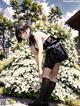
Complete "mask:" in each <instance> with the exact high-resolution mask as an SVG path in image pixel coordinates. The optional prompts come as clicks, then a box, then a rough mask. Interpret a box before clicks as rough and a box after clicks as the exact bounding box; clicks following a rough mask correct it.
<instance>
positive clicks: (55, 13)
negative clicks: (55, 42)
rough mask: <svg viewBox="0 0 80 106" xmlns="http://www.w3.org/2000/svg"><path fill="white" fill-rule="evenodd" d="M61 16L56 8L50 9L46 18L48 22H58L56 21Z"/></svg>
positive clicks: (59, 10)
mask: <svg viewBox="0 0 80 106" xmlns="http://www.w3.org/2000/svg"><path fill="white" fill-rule="evenodd" d="M61 16H62V12H61V9H60V8H59V7H58V6H55V7H52V8H50V12H49V16H48V18H49V21H50V22H53V21H54V22H56V21H58V19H60V18H61Z"/></svg>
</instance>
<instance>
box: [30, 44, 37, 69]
mask: <svg viewBox="0 0 80 106" xmlns="http://www.w3.org/2000/svg"><path fill="white" fill-rule="evenodd" d="M30 47H31V51H32V52H33V54H34V58H35V60H36V63H37V65H38V67H39V61H38V50H36V49H35V46H34V45H32V46H30Z"/></svg>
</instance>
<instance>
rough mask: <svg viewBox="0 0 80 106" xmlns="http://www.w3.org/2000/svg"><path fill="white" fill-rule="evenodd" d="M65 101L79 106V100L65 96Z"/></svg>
mask: <svg viewBox="0 0 80 106" xmlns="http://www.w3.org/2000/svg"><path fill="white" fill-rule="evenodd" d="M65 102H66V104H67V105H68V106H80V100H79V99H78V100H75V99H70V98H66V99H65Z"/></svg>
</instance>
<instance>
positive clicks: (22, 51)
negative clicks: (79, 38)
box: [0, 22, 80, 101]
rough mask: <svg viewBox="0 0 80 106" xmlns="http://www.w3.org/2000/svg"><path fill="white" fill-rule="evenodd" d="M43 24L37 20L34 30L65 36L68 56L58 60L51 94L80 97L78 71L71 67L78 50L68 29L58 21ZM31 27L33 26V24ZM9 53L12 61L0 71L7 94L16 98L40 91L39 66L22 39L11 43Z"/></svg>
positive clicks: (1, 80) (79, 73) (60, 96)
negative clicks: (62, 60) (56, 80)
mask: <svg viewBox="0 0 80 106" xmlns="http://www.w3.org/2000/svg"><path fill="white" fill-rule="evenodd" d="M42 24H43V22H42ZM45 24H46V27H45ZM45 24H43V25H42V26H41V25H40V23H37V24H36V25H35V26H36V29H35V30H37V27H38V29H39V30H42V31H45V32H46V33H48V34H51V35H53V36H54V35H55V37H63V38H64V39H65V41H63V44H64V45H65V48H66V50H67V52H68V55H69V59H68V60H65V61H64V62H62V63H61V66H60V69H59V73H58V76H57V79H58V83H57V86H56V89H55V90H54V92H53V93H52V96H53V97H55V96H56V97H58V98H59V99H60V100H63V101H64V98H66V97H71V98H79V95H80V71H79V70H78V69H76V68H75V67H74V65H75V63H76V61H77V52H76V49H75V44H74V42H73V38H72V35H71V33H70V30H67V29H66V30H65V29H64V28H63V27H62V26H61V27H60V26H58V25H57V24H55V25H52V24H49V23H45ZM32 26H33V28H34V25H32ZM44 28H45V29H44ZM43 29H44V30H43ZM13 39H14V38H13ZM10 55H14V57H15V60H14V61H13V62H12V63H11V64H10V65H9V66H8V67H7V68H6V69H4V70H3V71H2V72H1V73H0V82H3V83H4V84H5V88H6V89H7V91H6V92H7V94H8V95H14V96H15V95H16V96H19V97H20V95H21V96H23V97H24V96H25V95H26V94H28V96H31V95H33V92H34V94H36V93H37V92H38V91H39V88H40V82H41V80H40V79H39V77H38V67H37V64H36V62H35V59H34V55H33V53H31V49H30V48H29V46H28V45H27V44H26V42H23V43H22V44H20V45H19V46H17V47H16V48H15V49H13V46H12V52H11V54H10ZM10 55H9V56H10ZM36 96H37V95H36Z"/></svg>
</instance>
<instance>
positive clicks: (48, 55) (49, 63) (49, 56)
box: [43, 36, 61, 69]
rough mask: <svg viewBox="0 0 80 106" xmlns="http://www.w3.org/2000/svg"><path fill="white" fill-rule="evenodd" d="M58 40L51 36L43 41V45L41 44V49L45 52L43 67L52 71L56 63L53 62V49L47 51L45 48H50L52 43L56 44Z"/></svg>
mask: <svg viewBox="0 0 80 106" xmlns="http://www.w3.org/2000/svg"><path fill="white" fill-rule="evenodd" d="M60 39H61V38H54V37H53V36H49V37H48V38H47V40H46V41H45V43H44V44H43V48H44V50H45V60H44V64H43V67H48V68H50V69H53V67H54V65H55V63H57V62H56V61H55V55H54V49H53V48H50V49H47V48H48V47H50V46H51V45H52V44H53V43H56V42H58V41H59V40H60Z"/></svg>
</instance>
